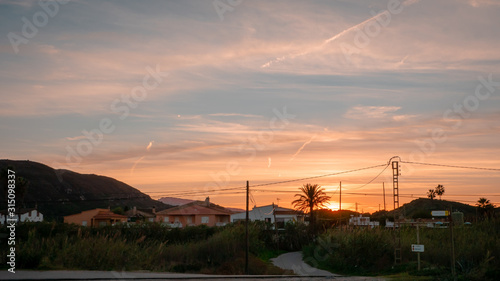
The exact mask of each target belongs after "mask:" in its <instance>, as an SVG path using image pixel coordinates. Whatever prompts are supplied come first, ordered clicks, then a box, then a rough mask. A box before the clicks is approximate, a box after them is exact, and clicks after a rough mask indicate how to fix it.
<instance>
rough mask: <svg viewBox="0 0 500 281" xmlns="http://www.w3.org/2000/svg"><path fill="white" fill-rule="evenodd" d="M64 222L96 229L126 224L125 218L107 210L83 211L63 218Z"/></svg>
mask: <svg viewBox="0 0 500 281" xmlns="http://www.w3.org/2000/svg"><path fill="white" fill-rule="evenodd" d="M64 222H65V223H74V224H77V225H82V226H90V227H97V226H106V225H114V224H116V223H126V222H127V217H126V216H122V215H118V214H115V213H113V212H111V211H110V210H109V209H93V210H88V211H83V212H81V213H78V214H74V215H69V216H65V217H64Z"/></svg>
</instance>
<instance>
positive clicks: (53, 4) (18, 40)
mask: <svg viewBox="0 0 500 281" xmlns="http://www.w3.org/2000/svg"><path fill="white" fill-rule="evenodd" d="M68 2H70V0H39V1H38V5H39V6H40V8H41V10H39V11H36V12H35V13H34V14H33V16H32V17H31V19H28V18H26V17H22V18H21V21H22V22H23V25H22V26H21V32H20V34H18V33H15V32H9V33H8V34H7V38H8V39H9V42H10V45H11V46H12V49H14V52H15V53H16V54H17V53H19V46H20V45H21V44H28V42H29V40H30V39H32V38H33V37H35V36H36V35H37V34H38V32H39V29H40V28H43V27H45V26H47V24H48V23H49V18H54V17H55V16H56V15H57V14H58V13H59V8H60V5H64V4H67V3H68Z"/></svg>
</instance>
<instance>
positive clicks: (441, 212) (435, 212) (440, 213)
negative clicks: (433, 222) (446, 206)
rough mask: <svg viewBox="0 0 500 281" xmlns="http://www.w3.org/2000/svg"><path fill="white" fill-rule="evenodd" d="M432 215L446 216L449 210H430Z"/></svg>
mask: <svg viewBox="0 0 500 281" xmlns="http://www.w3.org/2000/svg"><path fill="white" fill-rule="evenodd" d="M431 214H432V216H433V217H447V216H449V215H450V212H449V211H432V212H431Z"/></svg>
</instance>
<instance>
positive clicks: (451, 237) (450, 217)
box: [449, 206, 457, 280]
mask: <svg viewBox="0 0 500 281" xmlns="http://www.w3.org/2000/svg"><path fill="white" fill-rule="evenodd" d="M452 211H453V208H452V207H451V206H450V214H449V222H450V226H449V227H450V242H451V249H450V250H451V276H452V277H453V280H457V276H456V273H455V241H454V240H453V239H454V238H453V216H452V215H451V214H452Z"/></svg>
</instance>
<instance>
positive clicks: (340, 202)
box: [339, 181, 342, 211]
mask: <svg viewBox="0 0 500 281" xmlns="http://www.w3.org/2000/svg"><path fill="white" fill-rule="evenodd" d="M339 189H340V192H339V211H341V210H342V181H340V187H339Z"/></svg>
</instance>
